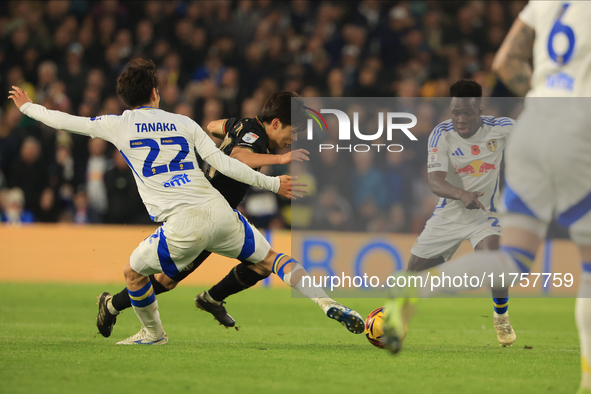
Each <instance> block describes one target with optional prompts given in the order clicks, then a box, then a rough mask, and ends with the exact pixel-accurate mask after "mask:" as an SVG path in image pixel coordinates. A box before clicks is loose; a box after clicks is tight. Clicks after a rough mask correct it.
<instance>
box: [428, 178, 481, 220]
mask: <svg viewBox="0 0 591 394" xmlns="http://www.w3.org/2000/svg"><path fill="white" fill-rule="evenodd" d="M446 176H447V172H446V171H434V172H430V173H429V174H428V179H429V186H431V191H432V192H433V193H434V194H435V195H436V196H438V197H443V198H450V199H452V200H460V201H461V202H462V204H464V207H466V208H467V209H482V210H483V211H486V208H485V207H484V205H482V203H481V202H480V201H478V197H482V196H483V195H484V193H483V192H469V191H467V190H464V189H460V188H458V187H455V186H454V185H452V184H451V183H449V182H448V181H446V180H445V177H446Z"/></svg>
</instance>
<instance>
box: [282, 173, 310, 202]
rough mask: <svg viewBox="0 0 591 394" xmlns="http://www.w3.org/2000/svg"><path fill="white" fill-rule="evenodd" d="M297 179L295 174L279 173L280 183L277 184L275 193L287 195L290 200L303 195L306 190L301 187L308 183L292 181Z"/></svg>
mask: <svg viewBox="0 0 591 394" xmlns="http://www.w3.org/2000/svg"><path fill="white" fill-rule="evenodd" d="M297 179H298V177H297V176H294V177H291V176H289V175H281V176H280V177H279V180H280V181H281V184H280V186H279V190H278V191H277V194H279V195H280V196H284V197H287V198H289V199H291V200H296V199H298V198H301V197H304V194H305V193H308V190H306V189H302V188H303V187H306V186H308V185H306V184H305V183H294V182H293V181H295V180H297Z"/></svg>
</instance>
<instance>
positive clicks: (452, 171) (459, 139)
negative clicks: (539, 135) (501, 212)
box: [408, 79, 515, 346]
mask: <svg viewBox="0 0 591 394" xmlns="http://www.w3.org/2000/svg"><path fill="white" fill-rule="evenodd" d="M450 96H451V97H452V99H451V103H450V111H451V116H452V118H451V119H448V120H447V121H445V122H442V123H440V124H439V125H437V126H436V127H435V129H434V130H433V132H432V133H431V136H430V137H429V155H428V159H427V160H428V164H427V171H428V179H429V184H430V186H431V190H432V191H433V193H435V194H436V195H437V196H439V197H440V199H439V204H438V205H437V207H435V210H434V212H433V216H432V217H431V219H429V220H428V221H427V224H426V225H425V229H424V230H423V232H422V233H421V234H420V235H419V237H418V238H417V241H416V242H415V244H414V246H413V247H412V249H411V251H410V252H411V257H410V259H409V261H408V271H422V270H425V269H430V268H432V267H435V266H437V265H440V264H442V263H444V262H445V261H448V260H449V259H450V258H451V257H452V256H453V254H454V253H455V252H456V250H457V249H458V247H459V246H460V245H461V243H462V242H463V241H465V240H469V241H470V244H471V245H472V248H473V249H474V250H498V249H499V239H500V234H501V226H500V225H499V218H498V213H497V209H498V206H499V194H500V192H499V177H500V168H501V160H502V158H503V151H504V149H505V146H506V144H507V137H508V136H509V134H510V132H511V131H512V130H513V127H514V124H515V121H514V120H513V119H510V118H505V117H501V118H498V117H494V116H482V111H483V110H482V107H481V97H482V87H481V86H480V85H479V84H478V83H477V82H475V81H471V80H467V79H462V80H460V81H458V82H456V83H454V84H453V85H452V86H451V88H450ZM493 305H494V317H493V325H494V327H495V331H496V332H497V340H498V341H499V343H500V344H501V345H503V346H508V345H511V344H512V343H513V342H515V332H514V331H513V328H512V327H511V323H510V322H509V312H508V307H509V294H508V291H507V289H495V290H494V291H493Z"/></svg>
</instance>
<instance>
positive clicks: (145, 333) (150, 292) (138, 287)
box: [117, 263, 168, 345]
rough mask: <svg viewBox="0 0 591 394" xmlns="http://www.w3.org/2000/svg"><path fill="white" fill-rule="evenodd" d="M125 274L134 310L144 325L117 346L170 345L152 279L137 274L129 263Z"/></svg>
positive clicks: (124, 271)
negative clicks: (161, 319)
mask: <svg viewBox="0 0 591 394" xmlns="http://www.w3.org/2000/svg"><path fill="white" fill-rule="evenodd" d="M123 273H124V275H125V281H126V282H127V289H128V291H129V298H131V304H132V306H133V310H134V311H135V314H136V315H137V317H138V319H139V320H140V322H141V323H142V328H141V330H140V331H139V332H138V333H137V334H135V335H133V336H131V337H129V338H127V339H125V340H123V341H120V342H117V344H118V345H164V344H166V343H168V336H167V335H166V333H165V332H164V328H163V327H162V322H161V321H160V313H159V312H158V301H156V295H155V294H154V289H153V288H152V284H151V282H150V279H149V278H148V277H147V276H143V275H140V274H139V273H137V272H135V271H134V270H133V268H131V266H130V265H129V263H128V264H127V265H126V266H125V269H124V270H123Z"/></svg>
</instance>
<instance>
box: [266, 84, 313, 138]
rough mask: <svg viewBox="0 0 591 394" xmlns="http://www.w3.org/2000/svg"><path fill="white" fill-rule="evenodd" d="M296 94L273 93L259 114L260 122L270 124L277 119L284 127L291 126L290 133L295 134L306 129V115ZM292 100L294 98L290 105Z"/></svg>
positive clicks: (288, 91) (287, 91)
mask: <svg viewBox="0 0 591 394" xmlns="http://www.w3.org/2000/svg"><path fill="white" fill-rule="evenodd" d="M299 97H300V96H299V95H298V94H297V93H296V92H292V91H290V90H282V91H279V92H275V93H273V94H272V95H271V97H269V98H268V99H267V101H266V102H265V104H264V105H263V109H262V110H261V112H260V114H259V119H260V120H261V121H262V122H267V123H270V122H271V121H273V119H275V118H278V119H279V121H280V122H281V123H282V124H283V125H284V126H291V131H292V132H293V133H297V132H299V131H302V130H304V129H305V128H306V114H305V111H304V104H303V102H302V99H301V98H299ZM292 98H295V100H294V102H293V105H292V100H291V99H292Z"/></svg>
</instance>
